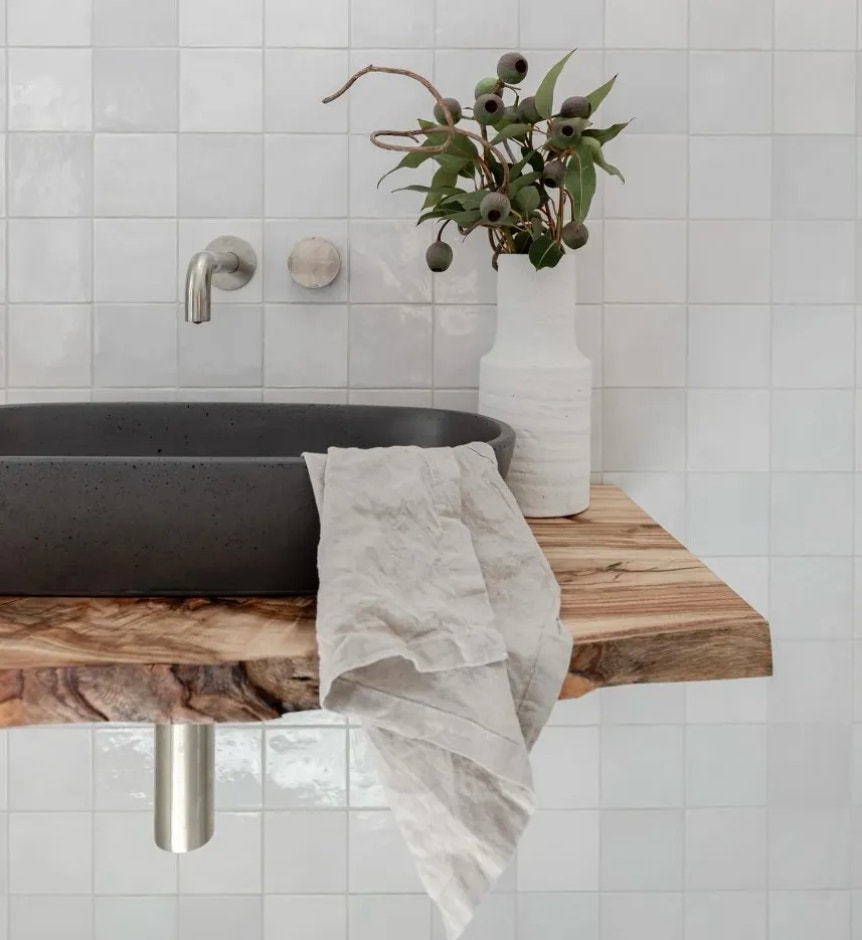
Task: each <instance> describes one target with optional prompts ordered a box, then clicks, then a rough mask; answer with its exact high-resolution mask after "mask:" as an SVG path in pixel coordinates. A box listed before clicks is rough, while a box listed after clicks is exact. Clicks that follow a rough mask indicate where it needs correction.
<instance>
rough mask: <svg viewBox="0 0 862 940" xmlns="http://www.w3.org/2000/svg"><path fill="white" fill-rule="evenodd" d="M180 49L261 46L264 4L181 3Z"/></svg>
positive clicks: (233, 0) (254, 0)
mask: <svg viewBox="0 0 862 940" xmlns="http://www.w3.org/2000/svg"><path fill="white" fill-rule="evenodd" d="M179 30H180V45H181V46H233V47H236V46H260V45H262V43H263V0H180V17H179Z"/></svg>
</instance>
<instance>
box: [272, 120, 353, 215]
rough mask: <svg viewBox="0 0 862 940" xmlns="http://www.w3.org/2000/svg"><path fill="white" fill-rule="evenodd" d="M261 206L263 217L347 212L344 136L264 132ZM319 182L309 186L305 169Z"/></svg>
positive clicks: (344, 213)
mask: <svg viewBox="0 0 862 940" xmlns="http://www.w3.org/2000/svg"><path fill="white" fill-rule="evenodd" d="M264 147H265V156H264V164H265V173H264V208H265V212H266V216H267V218H291V219H301V218H317V217H321V218H343V217H344V216H346V215H347V137H345V136H343V135H339V136H335V135H332V134H289V135H288V134H285V135H282V134H268V135H267V136H266V138H265V145H264ZM309 167H314V174H315V178H316V179H317V180H319V181H320V182H321V183H322V185H319V186H317V185H315V186H309V181H308V169H309Z"/></svg>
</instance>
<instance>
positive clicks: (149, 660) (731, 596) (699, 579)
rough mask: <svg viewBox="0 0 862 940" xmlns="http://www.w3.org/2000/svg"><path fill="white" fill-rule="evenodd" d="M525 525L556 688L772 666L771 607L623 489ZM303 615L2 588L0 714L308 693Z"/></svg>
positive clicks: (200, 711) (131, 711)
mask: <svg viewBox="0 0 862 940" xmlns="http://www.w3.org/2000/svg"><path fill="white" fill-rule="evenodd" d="M531 525H532V528H533V531H534V533H535V535H536V538H537V539H538V541H539V544H540V545H541V546H542V548H543V550H544V552H545V554H546V555H547V557H548V560H549V561H550V563H551V565H552V567H553V569H554V572H555V573H556V575H557V578H558V580H559V582H560V585H561V586H562V592H563V613H562V616H563V622H564V623H565V625H566V627H568V629H569V630H570V631H571V633H572V636H573V637H574V640H575V645H574V652H573V654H572V662H571V667H570V669H569V675H568V677H567V678H566V681H565V683H564V686H563V689H562V692H561V697H562V698H576V697H578V696H580V695H583V694H585V693H586V692H589V691H591V690H592V689H596V688H599V687H601V686H610V685H624V684H629V683H640V682H676V681H687V680H697V679H731V678H742V677H754V676H768V675H770V674H771V671H772V656H771V646H770V636H769V626H768V624H767V623H766V621H765V620H764V619H763V618H762V617H761V616H760V614H758V613H757V612H756V611H755V610H753V609H752V608H751V607H749V605H748V604H746V603H745V602H744V601H743V600H742V599H741V598H740V597H738V596H737V595H736V594H735V593H734V592H733V591H732V590H731V589H730V588H729V587H727V585H725V584H724V583H722V582H721V581H720V580H719V579H718V578H717V577H716V576H715V575H714V574H712V572H710V571H709V569H708V568H706V567H705V566H704V565H703V564H702V563H701V562H699V561H698V560H697V559H696V558H694V557H693V556H692V555H691V554H690V553H689V552H688V551H686V549H685V548H683V546H682V545H680V544H679V542H677V541H676V540H675V539H674V538H673V537H671V536H670V535H669V534H668V533H667V532H665V531H664V529H662V528H661V526H659V525H658V524H657V523H656V522H654V521H653V520H652V519H651V518H650V517H649V516H647V515H646V513H644V512H643V510H641V509H640V508H639V507H638V506H637V505H635V503H633V502H632V501H631V500H630V499H629V498H628V497H627V496H625V495H624V494H623V493H622V492H620V490H618V489H616V488H615V487H612V486H596V487H594V488H593V494H592V505H591V507H590V509H589V511H588V512H586V513H584V514H583V515H581V516H579V517H577V518H561V519H546V520H535V521H533V522H531ZM314 618H315V598H314V597H296V598H274V597H267V598H255V597H250V598H249V597H246V598H224V597H222V598H188V599H182V598H175V599H170V598H45V597H0V726H5V727H9V726H14V725H30V724H50V723H62V722H82V721H148V722H171V721H174V722H210V721H218V722H224V721H230V722H242V721H260V720H267V719H272V718H276V717H278V716H279V715H281V714H284V713H286V712H291V711H302V710H306V709H313V708H317V707H318V699H317V692H318V687H317V681H318V676H317V652H316V642H315V635H314Z"/></svg>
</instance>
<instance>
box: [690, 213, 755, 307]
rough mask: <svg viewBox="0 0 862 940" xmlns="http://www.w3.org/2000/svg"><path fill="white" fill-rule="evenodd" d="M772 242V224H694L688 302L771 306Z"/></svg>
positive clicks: (691, 241) (698, 222)
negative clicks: (729, 274)
mask: <svg viewBox="0 0 862 940" xmlns="http://www.w3.org/2000/svg"><path fill="white" fill-rule="evenodd" d="M771 241H772V237H771V230H770V223H769V222H754V221H751V222H747V221H746V222H725V221H716V222H704V221H695V222H691V223H690V224H689V235H688V250H689V258H688V274H689V287H688V291H689V300H691V301H693V302H694V303H700V304H714V303H732V304H751V303H769V300H770V287H771V284H770V256H771V250H772V249H771ZM729 271H732V272H733V276H732V277H729V276H728V272H729Z"/></svg>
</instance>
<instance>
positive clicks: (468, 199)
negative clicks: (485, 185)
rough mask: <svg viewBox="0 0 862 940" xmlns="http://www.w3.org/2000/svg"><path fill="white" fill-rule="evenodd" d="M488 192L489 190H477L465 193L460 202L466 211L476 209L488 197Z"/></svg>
mask: <svg viewBox="0 0 862 940" xmlns="http://www.w3.org/2000/svg"><path fill="white" fill-rule="evenodd" d="M488 192H489V191H488V190H487V189H477V190H476V191H475V192H473V193H465V194H464V195H463V196H462V197H461V198H460V199H459V200H458V202H460V203H461V205H462V206H463V207H464V208H465V209H474V208H476V207H478V205H479V203H480V202H481V201H482V200H483V199H484V198H485V197H486V196H487V195H488Z"/></svg>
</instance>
